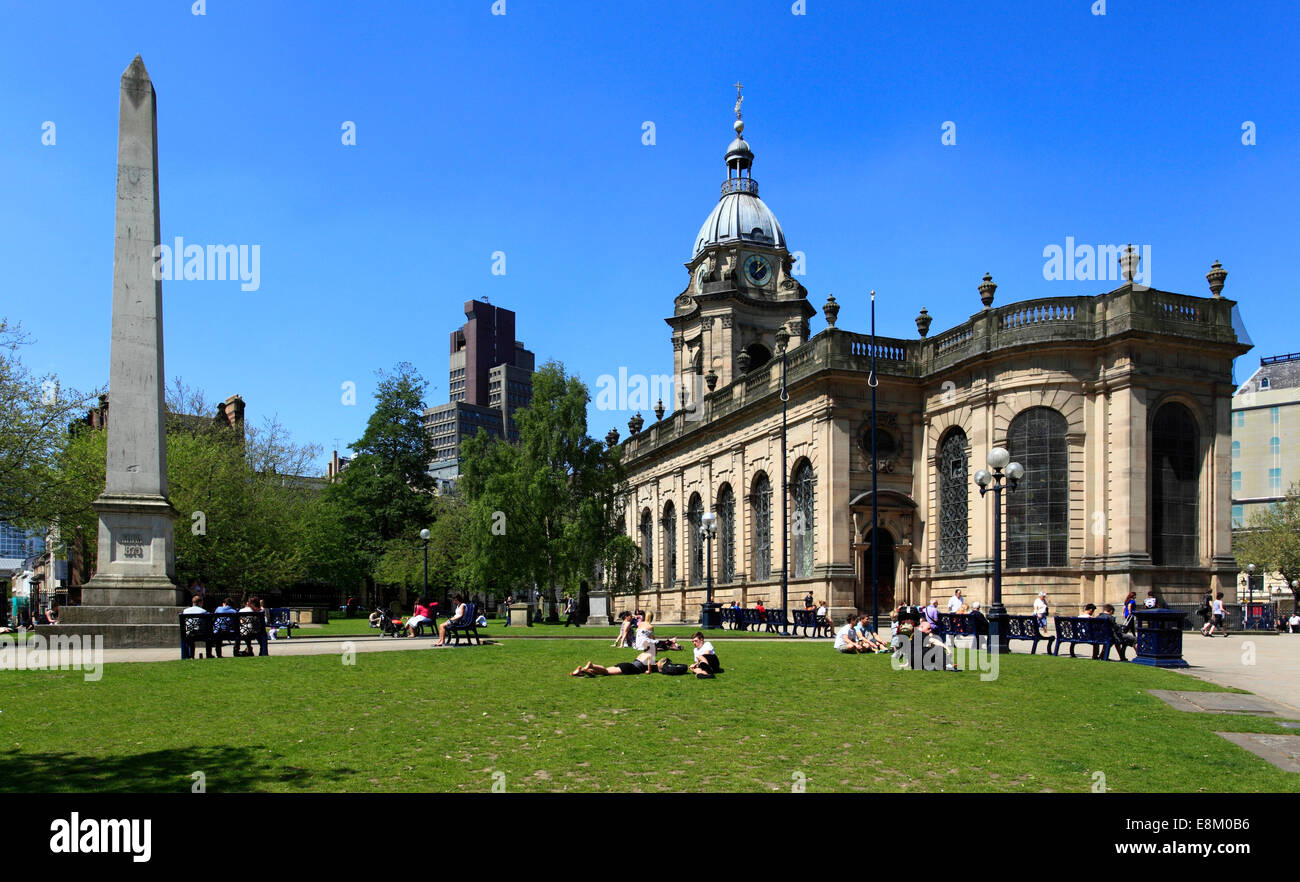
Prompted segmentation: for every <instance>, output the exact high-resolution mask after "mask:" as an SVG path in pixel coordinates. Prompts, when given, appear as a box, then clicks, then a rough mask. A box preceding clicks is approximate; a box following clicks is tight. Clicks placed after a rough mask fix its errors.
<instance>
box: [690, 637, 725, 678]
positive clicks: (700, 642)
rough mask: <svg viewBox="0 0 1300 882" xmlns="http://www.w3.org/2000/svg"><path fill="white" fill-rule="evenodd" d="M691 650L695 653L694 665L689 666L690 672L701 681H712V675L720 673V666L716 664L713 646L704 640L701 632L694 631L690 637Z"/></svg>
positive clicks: (716, 656) (716, 657) (716, 659)
mask: <svg viewBox="0 0 1300 882" xmlns="http://www.w3.org/2000/svg"><path fill="white" fill-rule="evenodd" d="M691 645H692V646H694V649H693V650H692V651H693V652H694V653H695V664H693V665H691V666H690V669H689V670H690V671H691V672H692V673H693V674H695V676H696V677H698V678H699V679H701V680H709V679H712V678H713V676H714V675H716V674H721V673H722V665H721V664H719V663H718V653H717V652H716V651H715V650H714V649H713V644H712V643H710V642H708V641H707V640H705V639H704V632H703V631H696V632H695V633H694V634H692V635H691Z"/></svg>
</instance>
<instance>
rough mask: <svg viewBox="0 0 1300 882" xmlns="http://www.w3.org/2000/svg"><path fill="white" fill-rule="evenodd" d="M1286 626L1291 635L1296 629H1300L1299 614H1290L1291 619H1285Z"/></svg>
mask: <svg viewBox="0 0 1300 882" xmlns="http://www.w3.org/2000/svg"><path fill="white" fill-rule="evenodd" d="M1287 625H1289V626H1290V628H1291V633H1292V634H1294V633H1295V629H1296V628H1300V613H1291V618H1289V619H1287Z"/></svg>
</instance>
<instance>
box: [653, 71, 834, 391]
mask: <svg viewBox="0 0 1300 882" xmlns="http://www.w3.org/2000/svg"><path fill="white" fill-rule="evenodd" d="M740 88H741V87H740V86H739V84H737V95H736V122H735V124H734V126H733V127H734V129H735V131H736V138H735V140H733V141H732V142H731V145H730V146H729V147H728V148H727V154H726V164H727V179H726V180H725V181H723V183H722V193H721V195H720V197H719V199H718V202H717V204H716V205H715V206H714V207H713V211H711V212H710V213H709V216H708V218H706V219H705V221H704V224H703V226H701V227H700V232H699V234H698V235H697V236H696V237H695V243H694V247H693V249H692V253H691V259H690V260H689V261H687V263H686V270H687V278H688V281H687V285H686V288H685V290H683V291H682V292H681V293H680V294H678V295H677V298H676V300H675V302H674V305H675V308H674V310H673V315H672V317H671V318H668V319H665V321H667V322H668V325H669V327H671V328H672V343H673V360H674V364H673V375H674V381H675V387H676V394H677V395H678V406H679V407H682V406H688V405H690V404H691V403H692V402H693V401H695V400H696V399H697V398H698V397H699V396H702V395H706V394H708V393H709V392H710V391H711V390H712V389H715V388H722V387H724V386H726V385H728V384H730V383H731V382H732V381H733V380H735V379H737V378H739V377H740V376H741V375H743V374H744V373H746V372H747V371H752V370H757V369H758V368H761V367H763V366H764V365H765V364H766V363H767V362H768V361H769V360H771V358H772V357H773V356H774V355H775V354H776V334H777V331H779V330H780V329H781V328H785V329H786V330H787V331H788V332H789V333H790V343H789V346H790V347H791V348H794V347H796V346H799V345H801V344H802V343H804V342H805V341H806V340H807V339H808V319H810V318H812V316H813V315H815V314H816V310H815V309H814V308H813V306H812V304H810V303H809V302H808V291H807V289H806V288H804V286H803V285H801V284H800V283H799V282H798V281H797V280H796V279H795V278H794V275H793V270H794V261H793V259H792V258H791V255H790V252H789V251H788V250H787V248H786V242H785V233H784V232H783V231H782V230H781V224H780V223H779V222H778V221H777V219H776V215H774V214H773V213H772V210H771V209H770V208H768V207H767V205H766V204H765V203H764V202H763V200H762V199H759V198H758V182H757V181H755V180H754V178H753V177H752V175H751V170H752V167H753V164H754V153H753V151H752V150H751V149H750V147H749V144H748V143H746V142H745V139H744V137H743V134H742V133H743V132H744V129H745V123H744V120H743V119H742V118H741V111H740V107H741V103H742V102H743V100H744V98H743V97H742V96H741V95H740V92H739V90H740Z"/></svg>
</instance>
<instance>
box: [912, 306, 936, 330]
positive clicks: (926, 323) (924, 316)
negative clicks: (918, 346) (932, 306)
mask: <svg viewBox="0 0 1300 882" xmlns="http://www.w3.org/2000/svg"><path fill="white" fill-rule="evenodd" d="M932 321H934V319H933V318H932V317H931V316H930V313H928V312H926V311H925V307H924V306H922V307H921V314H920V315H918V316H917V317H916V330H917V331H919V332H920V334H921V336H922V337H924V336H925V335H926V334H928V333H930V322H932Z"/></svg>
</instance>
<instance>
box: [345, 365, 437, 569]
mask: <svg viewBox="0 0 1300 882" xmlns="http://www.w3.org/2000/svg"><path fill="white" fill-rule="evenodd" d="M427 387H428V384H427V383H426V382H425V381H424V380H423V379H422V378H421V377H420V375H419V373H418V372H416V370H415V368H414V367H413V366H412V365H410V364H407V363H405V362H403V363H401V364H398V365H397V368H396V370H395V372H394V373H392V374H385V373H382V372H381V374H380V383H379V388H378V389H377V390H376V392H375V410H374V413H372V414H371V415H370V419H369V421H368V422H367V423H366V431H365V434H363V435H362V436H361V439H360V440H358V441H356V442H355V443H354V444H353V445H352V449H353V451H355V456H353V458H352V461H351V462H349V463H348V467H347V468H346V469H344V470H343V472H342V474H341V475H340V476H339V480H338V481H337V482H335V483H334V484H332V485H330V487H329V490H328V491H327V493H328V495H329V496H330V497H331V502H332V503H333V504H335V505H337V506H338V507H339V512H340V516H341V517H342V519H343V522H344V525H345V526H346V528H347V530H348V532H349V533H350V535H351V536H352V540H353V542H355V543H356V545H357V546H358V547H359V548H360V549H361V550H362V552H363V553H364V554H366V555H367V556H369V557H370V558H371V559H372V560H374V561H378V559H379V558H380V556H381V555H383V554H384V552H385V550H386V548H387V547H388V543H390V542H391V541H392V540H395V539H407V540H411V539H414V537H415V535H416V534H418V533H419V531H420V530H421V529H422V528H423V527H424V526H425V525H427V524H428V523H429V522H430V520H431V518H430V506H431V504H432V502H431V501H432V499H433V487H434V482H433V479H432V478H431V477H429V474H428V469H429V463H430V462H432V461H433V453H434V450H433V442H432V439H431V438H430V437H429V433H428V432H427V431H426V430H425V428H424V391H425V389H426V388H427Z"/></svg>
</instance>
